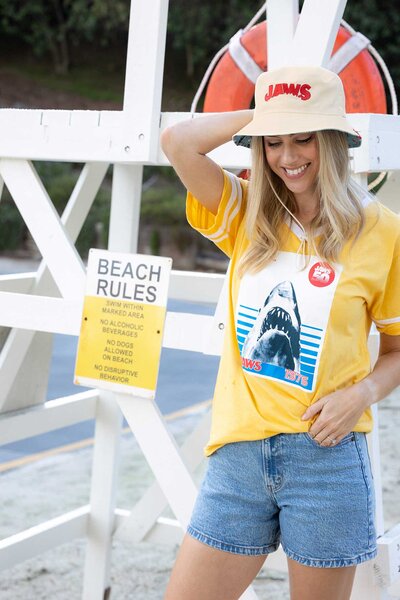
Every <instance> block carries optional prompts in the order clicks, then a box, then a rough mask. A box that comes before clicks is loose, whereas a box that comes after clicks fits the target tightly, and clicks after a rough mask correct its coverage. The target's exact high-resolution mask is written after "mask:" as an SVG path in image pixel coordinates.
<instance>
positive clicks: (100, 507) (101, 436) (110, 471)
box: [82, 391, 122, 600]
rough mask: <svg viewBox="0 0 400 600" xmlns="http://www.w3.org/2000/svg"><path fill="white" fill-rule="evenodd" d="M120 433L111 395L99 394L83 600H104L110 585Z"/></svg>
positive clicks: (114, 404) (118, 420)
mask: <svg viewBox="0 0 400 600" xmlns="http://www.w3.org/2000/svg"><path fill="white" fill-rule="evenodd" d="M121 430H122V415H121V411H120V410H119V407H118V405H117V403H116V402H115V399H114V396H113V394H108V393H106V392H104V391H101V392H100V393H99V399H98V401H97V405H96V430H95V436H94V450H93V466H92V480H91V488H90V517H89V520H88V525H87V547H86V556H85V570H84V580H83V594H82V598H83V600H91V599H92V598H104V595H105V591H106V590H107V588H108V587H109V586H110V558H111V542H112V533H113V530H114V527H115V517H114V513H115V509H116V493H117V467H118V462H119V450H120V439H121Z"/></svg>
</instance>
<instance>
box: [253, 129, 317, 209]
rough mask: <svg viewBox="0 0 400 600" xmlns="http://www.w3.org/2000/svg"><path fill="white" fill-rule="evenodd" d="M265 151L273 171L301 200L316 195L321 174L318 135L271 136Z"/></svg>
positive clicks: (268, 137) (265, 143)
mask: <svg viewBox="0 0 400 600" xmlns="http://www.w3.org/2000/svg"><path fill="white" fill-rule="evenodd" d="M264 149H265V156H266V158H267V162H268V164H269V166H270V168H271V170H272V171H273V172H274V173H276V175H278V177H280V178H281V179H282V181H283V182H284V183H285V185H286V187H287V188H288V189H289V190H290V191H291V192H293V194H294V196H295V198H296V199H297V200H308V199H311V198H312V197H313V195H314V192H315V188H316V184H317V176H318V170H319V151H318V142H317V137H316V135H315V133H296V134H292V135H274V136H272V135H271V136H270V135H267V136H265V137H264Z"/></svg>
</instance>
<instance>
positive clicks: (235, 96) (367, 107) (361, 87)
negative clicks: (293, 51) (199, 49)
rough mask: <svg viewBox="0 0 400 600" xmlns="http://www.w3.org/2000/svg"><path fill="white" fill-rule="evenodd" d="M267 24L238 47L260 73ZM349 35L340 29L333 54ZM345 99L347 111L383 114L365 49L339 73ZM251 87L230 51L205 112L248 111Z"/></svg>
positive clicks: (382, 102) (215, 77)
mask: <svg viewBox="0 0 400 600" xmlns="http://www.w3.org/2000/svg"><path fill="white" fill-rule="evenodd" d="M266 29H267V28H266V21H264V22H262V23H259V24H258V25H255V26H254V27H252V28H251V29H249V30H248V31H247V32H246V33H244V34H243V36H242V37H241V38H240V43H241V44H242V46H244V48H245V49H246V50H247V52H248V54H249V55H250V56H251V57H252V59H253V60H254V61H255V62H256V63H257V64H258V66H259V67H260V69H261V70H262V71H265V70H266V69H267V51H266V48H267V44H266V35H267V30H266ZM350 37H351V34H350V33H349V32H348V31H347V29H345V28H344V27H342V26H341V27H340V29H339V31H338V35H337V37H336V41H335V44H334V48H333V52H332V54H334V53H335V52H336V51H337V50H338V48H340V47H341V46H342V45H343V44H344V43H345V42H346V41H347V40H348V39H349V38H350ZM339 77H340V78H341V80H342V82H343V86H344V91H345V96H346V111H347V112H349V113H352V112H361V113H362V112H368V113H381V114H382V113H386V112H387V106H386V97H385V89H384V86H383V82H382V78H381V76H380V73H379V70H378V67H377V66H376V64H375V61H374V60H373V58H372V56H371V55H370V53H369V52H368V50H367V49H364V50H362V51H361V52H360V53H359V54H358V55H357V56H356V57H355V58H353V59H352V60H351V62H350V63H349V64H348V65H347V66H346V67H345V68H344V69H343V70H342V71H341V72H340V73H339ZM253 95H254V83H253V82H252V81H250V79H248V77H247V76H246V75H245V73H243V71H242V70H241V69H240V68H239V67H238V66H237V64H236V63H235V62H234V60H233V59H232V57H231V55H230V53H229V50H227V52H226V53H225V54H224V56H223V57H222V58H221V60H220V61H219V62H218V64H217V66H216V68H215V70H214V72H213V74H212V76H211V79H210V82H209V84H208V87H207V91H206V96H205V100H204V108H203V111H204V112H224V111H230V110H240V109H246V108H249V107H250V105H251V102H252V99H253Z"/></svg>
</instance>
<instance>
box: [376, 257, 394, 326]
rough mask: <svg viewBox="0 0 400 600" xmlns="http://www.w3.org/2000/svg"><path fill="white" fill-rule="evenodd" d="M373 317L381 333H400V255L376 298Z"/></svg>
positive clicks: (392, 265)
mask: <svg viewBox="0 0 400 600" xmlns="http://www.w3.org/2000/svg"><path fill="white" fill-rule="evenodd" d="M371 317H372V320H373V321H374V323H375V325H376V327H377V329H378V331H379V332H380V333H386V334H387V335H400V255H397V256H396V257H395V258H394V259H393V261H392V264H391V266H390V269H389V271H388V275H387V278H386V281H385V285H384V286H383V288H382V290H380V291H379V293H378V294H377V295H376V297H375V299H374V302H373V304H372V306H371Z"/></svg>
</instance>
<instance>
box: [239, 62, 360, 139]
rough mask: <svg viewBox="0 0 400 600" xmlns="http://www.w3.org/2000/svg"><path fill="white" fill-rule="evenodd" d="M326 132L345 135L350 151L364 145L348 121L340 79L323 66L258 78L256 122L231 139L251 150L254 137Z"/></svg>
mask: <svg viewBox="0 0 400 600" xmlns="http://www.w3.org/2000/svg"><path fill="white" fill-rule="evenodd" d="M327 129H334V130H337V131H343V132H344V133H346V135H347V143H348V146H349V148H357V147H358V146H360V145H361V136H360V135H359V133H358V132H357V131H355V130H354V129H353V128H352V127H351V125H350V123H349V122H348V120H347V118H346V112H345V95H344V89H343V84H342V82H341V80H340V78H339V76H338V75H336V73H333V72H332V71H329V70H328V69H324V68H323V67H316V66H301V67H300V66H295V67H281V68H279V69H273V70H271V71H266V72H264V73H261V75H259V77H258V78H257V81H256V88H255V109H254V114H253V119H252V121H250V123H248V124H247V125H246V126H245V127H243V129H241V130H240V131H238V132H237V133H236V134H235V135H234V136H233V138H232V139H233V141H234V142H235V144H236V145H238V146H246V147H247V148H249V147H250V144H251V138H252V136H264V135H287V134H291V133H305V132H309V131H323V130H327Z"/></svg>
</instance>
